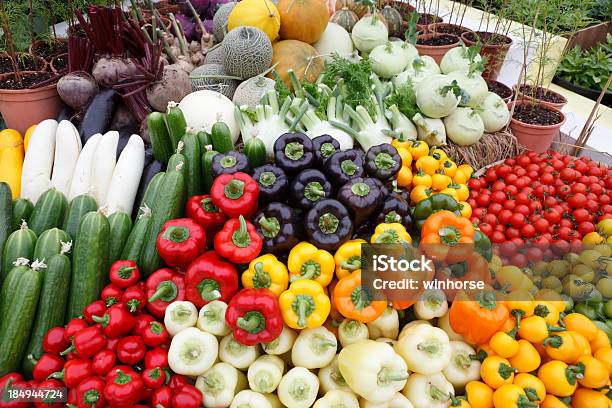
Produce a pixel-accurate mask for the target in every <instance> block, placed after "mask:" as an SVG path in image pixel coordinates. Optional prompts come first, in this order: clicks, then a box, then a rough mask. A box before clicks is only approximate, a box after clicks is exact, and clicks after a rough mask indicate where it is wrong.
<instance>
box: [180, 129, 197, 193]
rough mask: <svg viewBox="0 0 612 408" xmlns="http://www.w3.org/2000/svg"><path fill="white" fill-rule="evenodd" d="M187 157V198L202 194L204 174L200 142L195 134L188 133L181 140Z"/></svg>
mask: <svg viewBox="0 0 612 408" xmlns="http://www.w3.org/2000/svg"><path fill="white" fill-rule="evenodd" d="M181 142H183V146H184V148H183V151H182V153H183V156H185V167H184V168H185V190H186V191H187V197H192V196H194V195H199V194H202V177H201V176H200V174H201V173H202V170H201V166H202V162H201V160H200V141H199V140H198V136H197V135H196V134H195V133H193V132H187V133H185V135H184V136H183V138H182V139H181Z"/></svg>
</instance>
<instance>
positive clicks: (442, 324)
mask: <svg viewBox="0 0 612 408" xmlns="http://www.w3.org/2000/svg"><path fill="white" fill-rule="evenodd" d="M449 317H450V314H449V313H446V314H445V315H444V316H441V317H439V318H438V327H439V328H441V329H442V330H444V331H445V332H446V334H447V335H448V338H449V340H451V341H453V340H456V341H463V336H462V335H460V334H459V333H456V332H455V331H454V330H453V328H452V327H451V325H450V320H449Z"/></svg>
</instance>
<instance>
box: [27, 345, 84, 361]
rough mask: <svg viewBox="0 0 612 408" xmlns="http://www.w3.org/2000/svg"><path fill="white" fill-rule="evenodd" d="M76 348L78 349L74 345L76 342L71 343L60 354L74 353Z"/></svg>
mask: <svg viewBox="0 0 612 408" xmlns="http://www.w3.org/2000/svg"><path fill="white" fill-rule="evenodd" d="M75 350H76V348H75V347H74V344H71V345H70V347H68V348H67V349H66V350H64V351H62V352H61V353H60V356H65V355H66V354H70V353H72V352H73V351H75ZM30 355H31V354H30ZM32 358H34V357H33V356H32Z"/></svg>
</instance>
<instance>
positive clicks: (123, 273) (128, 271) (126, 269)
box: [117, 266, 136, 279]
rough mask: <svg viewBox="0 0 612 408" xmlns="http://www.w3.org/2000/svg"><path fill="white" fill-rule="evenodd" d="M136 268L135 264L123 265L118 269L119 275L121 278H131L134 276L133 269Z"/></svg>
mask: <svg viewBox="0 0 612 408" xmlns="http://www.w3.org/2000/svg"><path fill="white" fill-rule="evenodd" d="M134 269H136V267H135V266H122V267H121V268H119V270H118V271H117V275H118V276H119V277H120V278H121V279H129V278H131V277H132V271H133V270H134Z"/></svg>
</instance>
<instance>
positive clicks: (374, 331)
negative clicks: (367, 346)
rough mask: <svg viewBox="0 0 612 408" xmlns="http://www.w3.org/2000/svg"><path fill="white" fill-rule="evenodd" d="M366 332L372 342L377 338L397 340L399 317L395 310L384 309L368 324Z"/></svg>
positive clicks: (390, 308)
mask: <svg viewBox="0 0 612 408" xmlns="http://www.w3.org/2000/svg"><path fill="white" fill-rule="evenodd" d="M368 331H369V333H370V338H371V339H372V340H376V339H378V338H379V337H386V338H388V339H394V340H395V339H397V336H398V334H399V315H398V314H397V310H395V309H394V308H392V307H388V308H386V309H385V311H384V312H383V313H382V314H381V315H380V316H378V317H377V318H376V320H374V321H371V322H369V323H368Z"/></svg>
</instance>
